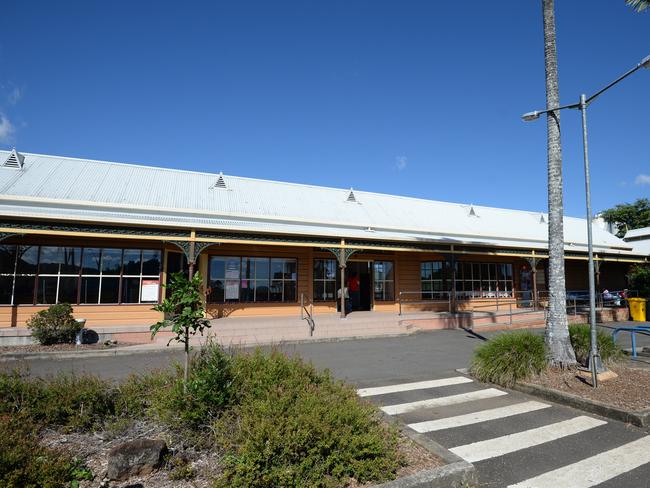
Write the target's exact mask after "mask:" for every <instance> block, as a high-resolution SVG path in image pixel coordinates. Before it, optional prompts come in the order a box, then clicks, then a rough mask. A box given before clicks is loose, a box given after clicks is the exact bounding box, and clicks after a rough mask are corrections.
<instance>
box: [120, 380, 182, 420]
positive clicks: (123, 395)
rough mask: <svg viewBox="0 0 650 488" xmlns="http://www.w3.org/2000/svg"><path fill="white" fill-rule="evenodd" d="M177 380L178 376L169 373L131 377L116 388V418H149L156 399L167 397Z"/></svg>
mask: <svg viewBox="0 0 650 488" xmlns="http://www.w3.org/2000/svg"><path fill="white" fill-rule="evenodd" d="M176 379H177V375H175V374H174V373H172V372H169V371H152V372H148V373H146V374H132V375H130V376H129V377H128V378H127V379H126V380H124V381H122V382H121V383H118V384H117V386H116V388H117V392H116V395H115V416H116V417H126V418H129V419H137V418H145V417H147V416H148V415H149V413H150V410H152V408H154V404H155V403H156V399H157V398H159V397H161V396H167V391H168V390H169V389H170V388H172V387H173V386H174V384H175V381H176Z"/></svg>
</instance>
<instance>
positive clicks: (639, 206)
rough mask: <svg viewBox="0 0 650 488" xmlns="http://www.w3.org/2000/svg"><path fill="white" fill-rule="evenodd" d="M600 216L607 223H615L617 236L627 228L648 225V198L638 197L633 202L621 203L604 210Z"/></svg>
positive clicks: (649, 211) (649, 213)
mask: <svg viewBox="0 0 650 488" xmlns="http://www.w3.org/2000/svg"><path fill="white" fill-rule="evenodd" d="M600 216H601V217H602V218H603V220H605V222H607V223H609V224H616V227H617V228H618V232H617V233H616V235H617V236H618V237H623V236H624V235H625V233H626V232H627V231H628V230H631V229H640V228H642V227H650V200H648V199H647V198H639V199H638V200H637V201H636V202H634V203H621V204H619V205H616V206H615V207H613V208H610V209H607V210H604V211H603V212H601V213H600Z"/></svg>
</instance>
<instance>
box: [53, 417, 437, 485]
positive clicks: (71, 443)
mask: <svg viewBox="0 0 650 488" xmlns="http://www.w3.org/2000/svg"><path fill="white" fill-rule="evenodd" d="M122 430H123V432H119V431H117V432H116V431H114V430H112V429H109V430H105V431H101V432H94V433H88V432H72V433H66V432H62V431H59V430H55V429H48V430H46V431H45V432H44V433H43V435H42V444H43V445H44V446H46V447H49V448H53V449H61V450H64V451H66V452H74V453H75V454H76V456H77V458H78V459H79V460H80V461H81V462H82V464H83V465H85V466H86V467H87V468H88V469H89V470H90V471H91V472H92V473H93V475H94V479H93V480H82V481H80V482H79V488H91V487H95V486H98V485H99V484H100V483H101V482H102V480H103V479H104V476H105V474H106V471H107V461H106V460H107V456H108V452H109V451H110V450H111V449H112V448H114V447H115V446H118V445H120V444H122V443H124V442H127V441H131V440H135V439H139V438H143V437H148V438H163V439H166V440H167V442H168V445H169V447H170V455H169V457H168V458H167V460H166V461H165V464H164V465H163V467H162V468H161V469H160V470H158V471H155V472H153V473H151V474H149V475H146V476H134V477H131V478H129V482H128V484H129V486H131V485H137V484H138V483H140V484H141V485H142V486H144V487H156V488H176V487H179V488H204V487H205V488H207V487H211V486H212V485H213V482H214V478H215V477H216V476H218V475H219V474H220V472H221V460H222V458H223V456H224V453H222V452H218V451H216V450H208V451H205V450H197V449H194V448H192V447H187V446H184V445H183V442H182V439H179V438H178V437H177V436H176V435H175V434H174V432H172V431H170V430H168V429H166V428H165V427H163V426H161V425H157V424H155V423H151V422H141V421H139V422H134V423H132V424H130V425H129V426H128V429H122ZM398 449H399V452H400V453H401V454H402V455H403V456H404V460H405V461H404V466H402V467H401V468H400V469H399V470H398V471H397V477H398V478H401V477H404V476H409V475H411V474H414V473H417V472H419V471H422V470H426V469H433V468H436V467H440V466H443V465H444V464H445V463H444V461H443V460H442V459H440V458H439V457H438V456H436V455H435V454H433V453H431V452H429V451H428V450H427V449H425V448H423V447H422V446H420V445H418V444H416V443H415V442H413V441H412V440H411V439H409V438H408V437H406V436H404V435H400V439H399V446H398ZM106 484H107V485H109V486H110V484H111V483H108V482H107V483H106ZM112 484H113V485H116V486H118V485H121V484H120V483H119V482H114V483H112ZM372 485H373V483H358V482H357V481H356V480H350V481H349V483H347V484H346V485H344V486H345V487H346V488H361V487H368V486H372Z"/></svg>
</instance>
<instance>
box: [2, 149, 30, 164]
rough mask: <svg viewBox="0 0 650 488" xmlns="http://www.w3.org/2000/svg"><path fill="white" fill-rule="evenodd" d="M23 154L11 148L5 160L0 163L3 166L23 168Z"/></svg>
mask: <svg viewBox="0 0 650 488" xmlns="http://www.w3.org/2000/svg"><path fill="white" fill-rule="evenodd" d="M24 161H25V156H23V155H22V154H20V153H19V152H18V151H16V149H12V150H11V152H10V153H9V156H8V157H7V159H5V162H4V163H2V167H3V168H13V169H23V162H24Z"/></svg>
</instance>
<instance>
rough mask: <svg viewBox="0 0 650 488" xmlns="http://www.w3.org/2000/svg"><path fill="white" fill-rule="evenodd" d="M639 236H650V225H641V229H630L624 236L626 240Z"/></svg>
mask: <svg viewBox="0 0 650 488" xmlns="http://www.w3.org/2000/svg"><path fill="white" fill-rule="evenodd" d="M638 237H648V238H650V227H641V228H640V229H632V230H628V231H627V232H626V233H625V235H624V236H623V239H624V240H628V239H635V238H638Z"/></svg>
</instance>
